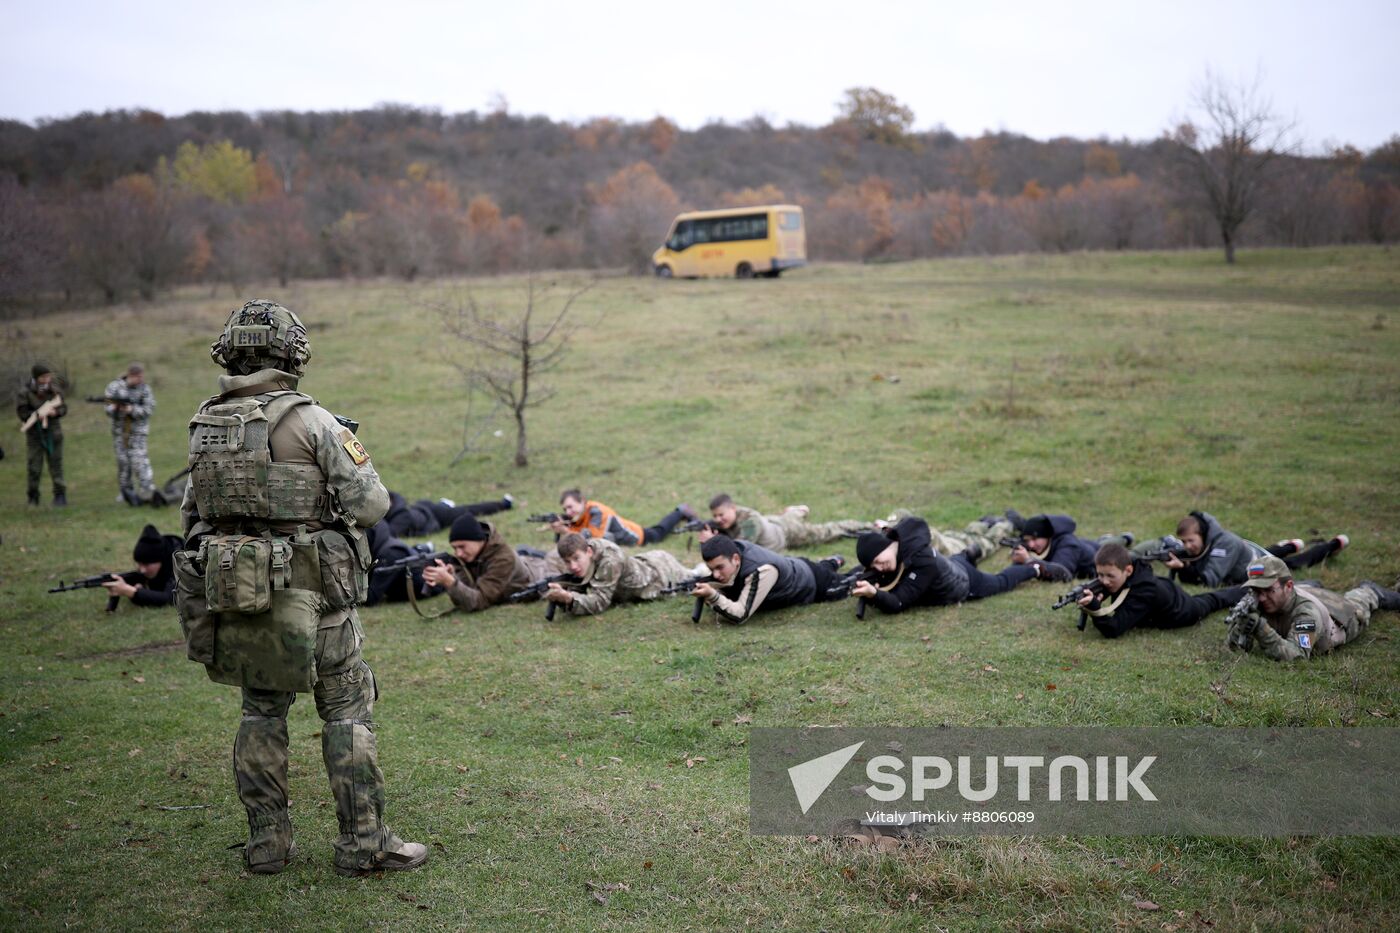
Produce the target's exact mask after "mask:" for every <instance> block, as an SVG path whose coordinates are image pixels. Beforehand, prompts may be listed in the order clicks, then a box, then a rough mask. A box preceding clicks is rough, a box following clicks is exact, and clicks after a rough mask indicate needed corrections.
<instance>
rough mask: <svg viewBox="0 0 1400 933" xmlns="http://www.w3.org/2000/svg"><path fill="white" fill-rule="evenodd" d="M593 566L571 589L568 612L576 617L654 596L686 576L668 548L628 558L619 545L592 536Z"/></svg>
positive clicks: (590, 541)
mask: <svg viewBox="0 0 1400 933" xmlns="http://www.w3.org/2000/svg"><path fill="white" fill-rule="evenodd" d="M588 547H589V548H590V549H591V550H592V551H593V565H592V567H590V568H589V571H588V575H587V576H586V577H585V578H584V580H583V582H582V583H581V584H579V585H578V589H576V590H575V591H574V601H573V602H571V603H569V607H568V608H569V612H570V614H572V615H576V616H587V615H597V614H598V613H600V612H605V611H606V610H607V608H608V607H609V606H611V605H612V604H613V603H619V602H635V601H638V600H646V599H655V598H656V597H657V596H659V595H661V589H662V587H664V586H668V585H670V584H673V583H679V582H680V581H681V580H683V579H685V577H686V576H688V574H687V572H686V570H685V568H684V567H682V566H681V563H680V561H678V560H677V559H676V557H675V555H673V554H671V553H670V552H669V551H643V552H642V553H641V554H637V555H635V556H631V557H629V556H628V555H627V554H625V553H624V552H623V550H622V548H620V547H618V546H617V545H616V544H613V543H612V542H611V541H605V540H603V539H601V538H592V539H590V540H589V542H588Z"/></svg>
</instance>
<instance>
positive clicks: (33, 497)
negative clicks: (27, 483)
mask: <svg viewBox="0 0 1400 933" xmlns="http://www.w3.org/2000/svg"><path fill="white" fill-rule="evenodd" d="M29 504H30V505H38V504H39V494H38V493H37V492H31V493H30V494H29Z"/></svg>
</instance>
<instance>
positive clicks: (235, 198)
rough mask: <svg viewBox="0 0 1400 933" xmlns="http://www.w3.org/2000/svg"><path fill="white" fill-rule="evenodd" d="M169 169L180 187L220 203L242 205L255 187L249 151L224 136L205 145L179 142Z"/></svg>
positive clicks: (255, 181)
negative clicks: (222, 138)
mask: <svg viewBox="0 0 1400 933" xmlns="http://www.w3.org/2000/svg"><path fill="white" fill-rule="evenodd" d="M164 169H165V167H164V166H162V170H164ZM158 171H160V170H158ZM168 171H169V174H170V180H171V181H172V182H173V184H174V185H175V186H176V187H177V188H179V189H180V190H182V191H185V192H187V193H189V194H193V195H197V196H199V197H204V198H208V199H209V200H211V201H215V202H217V203H219V204H241V203H242V202H244V201H246V200H248V199H249V198H250V197H252V196H253V193H254V192H255V191H256V190H257V173H256V172H255V171H254V169H253V156H252V154H251V153H249V152H248V150H247V149H240V148H238V147H237V146H235V145H234V144H233V143H231V142H229V141H228V140H227V139H224V140H220V141H219V142H216V143H209V144H207V145H204V146H196V145H195V144H194V143H191V142H186V143H181V144H180V148H179V149H178V150H176V152H175V159H174V161H173V162H171V163H170V165H169V167H168Z"/></svg>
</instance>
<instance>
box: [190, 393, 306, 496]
mask: <svg viewBox="0 0 1400 933" xmlns="http://www.w3.org/2000/svg"><path fill="white" fill-rule="evenodd" d="M311 402H312V400H311V398H310V397H309V396H306V395H303V394H301V393H300V392H293V391H285V392H271V393H268V394H266V395H260V396H255V397H251V398H236V399H225V398H224V397H222V396H220V397H218V398H215V399H211V400H210V401H209V402H206V403H205V404H204V406H203V407H201V408H200V410H199V412H198V413H197V414H196V415H195V416H194V418H192V419H191V420H190V485H191V486H192V487H193V489H194V495H195V502H196V504H197V505H198V508H199V514H200V517H201V518H203V519H204V520H205V521H209V522H218V521H223V520H228V519H254V520H266V521H322V520H330V519H333V516H332V515H331V514H330V513H331V509H330V497H329V495H328V493H327V490H326V480H325V475H324V474H323V473H322V472H321V468H320V467H319V466H318V465H316V464H314V463H275V462H273V461H272V452H271V449H270V447H269V439H270V437H271V435H272V432H273V431H274V430H275V429H276V427H277V425H278V423H280V422H281V420H282V418H283V417H284V416H285V415H286V414H287V413H288V412H290V411H291V410H292V409H293V408H295V407H297V406H298V405H306V404H311Z"/></svg>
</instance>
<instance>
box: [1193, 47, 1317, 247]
mask: <svg viewBox="0 0 1400 933" xmlns="http://www.w3.org/2000/svg"><path fill="white" fill-rule="evenodd" d="M1192 105H1193V109H1194V110H1195V111H1196V114H1195V119H1194V120H1192V119H1189V118H1188V119H1187V120H1186V121H1185V122H1184V123H1182V124H1181V125H1180V126H1179V127H1177V129H1176V131H1175V132H1174V133H1173V134H1172V139H1173V140H1174V141H1175V142H1176V143H1177V144H1178V151H1179V153H1180V155H1181V160H1182V164H1183V166H1184V168H1185V171H1186V173H1187V175H1188V177H1189V179H1190V181H1191V183H1192V184H1193V185H1194V187H1195V188H1196V190H1197V191H1198V192H1199V193H1200V194H1201V195H1202V196H1203V197H1204V198H1205V201H1206V204H1207V206H1208V207H1209V209H1210V212H1211V216H1212V217H1214V218H1215V222H1216V224H1218V225H1219V227H1220V239H1221V240H1222V241H1223V243H1224V246H1225V261H1226V262H1227V263H1232V262H1234V261H1235V243H1236V236H1235V235H1236V233H1237V232H1238V231H1239V228H1240V225H1241V224H1243V223H1244V222H1245V220H1247V219H1248V218H1249V215H1250V214H1251V213H1253V212H1254V210H1255V209H1256V208H1257V207H1258V206H1259V203H1260V201H1261V200H1262V199H1263V197H1264V193H1265V191H1266V186H1267V184H1268V181H1269V177H1270V174H1271V172H1272V170H1273V168H1274V166H1275V164H1276V162H1277V160H1278V159H1279V158H1280V157H1281V156H1284V155H1287V154H1290V153H1292V152H1293V151H1294V150H1295V149H1296V148H1297V147H1296V144H1295V143H1294V142H1293V141H1292V133H1293V124H1292V123H1291V122H1285V121H1284V120H1282V119H1280V118H1279V117H1278V115H1276V114H1275V113H1274V111H1273V105H1272V103H1271V102H1270V101H1269V100H1268V99H1267V98H1266V97H1264V96H1263V95H1262V93H1261V91H1260V88H1259V78H1258V77H1256V78H1255V79H1254V80H1253V81H1252V82H1251V83H1249V84H1244V83H1239V84H1235V83H1232V82H1230V81H1228V80H1226V79H1225V78H1223V77H1221V76H1220V75H1217V74H1215V73H1213V72H1209V71H1208V72H1206V76H1205V79H1204V80H1203V81H1202V82H1201V83H1200V85H1199V86H1198V87H1197V89H1196V92H1195V94H1194V95H1193V99H1192Z"/></svg>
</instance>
